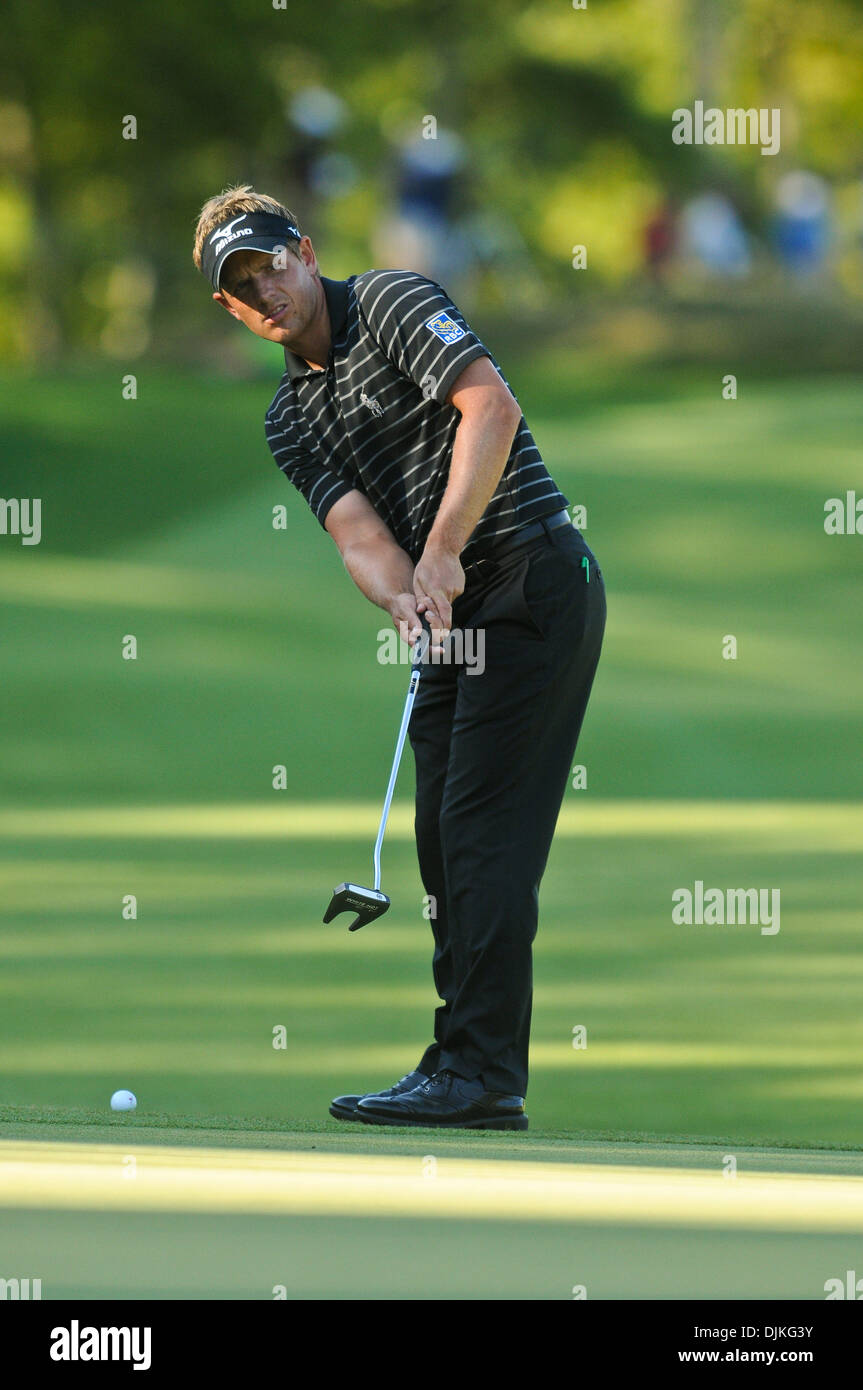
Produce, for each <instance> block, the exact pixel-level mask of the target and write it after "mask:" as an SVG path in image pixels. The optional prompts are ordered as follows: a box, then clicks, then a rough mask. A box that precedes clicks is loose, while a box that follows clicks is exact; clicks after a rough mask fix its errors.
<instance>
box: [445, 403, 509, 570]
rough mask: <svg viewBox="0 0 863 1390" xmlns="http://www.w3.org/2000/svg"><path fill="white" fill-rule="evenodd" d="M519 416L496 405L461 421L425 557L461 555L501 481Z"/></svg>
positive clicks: (473, 412) (491, 405)
mask: <svg viewBox="0 0 863 1390" xmlns="http://www.w3.org/2000/svg"><path fill="white" fill-rule="evenodd" d="M520 419H521V412H520V411H518V410H517V408H516V409H509V408H506V407H504V406H501V405H500V404H498V403H491V404H489V405H488V406H487V407H485V408H483V409H480V410H475V411H472V412H471V413H470V414H465V415H463V416H462V418H461V422H460V424H459V427H458V429H457V430H456V435H455V441H454V443H453V450H452V459H451V461H450V469H449V482H448V483H447V487H446V491H445V493H444V495H443V498H442V499H441V504H440V506H439V507H438V512H437V516H436V517H435V521H434V525H433V526H432V528H431V531H430V532H429V536H428V539H427V541H426V547H425V548H426V552H429V551H435V550H441V551H446V552H448V553H449V554H451V555H459V554H460V553H461V552H462V550H464V548H465V546H466V545H467V543H468V541H469V540H470V538H471V536H472V535H473V532H474V529H475V527H476V524H477V522H478V521H479V519H480V517H481V516H482V514H483V512H484V511H485V509H486V507H487V506H488V504H489V502H490V500H491V498H492V495H493V493H494V490H495V488H496V487H497V485H498V483H499V482H500V480H501V477H502V476H503V470H504V468H505V467H506V462H507V459H508V458H509V451H510V449H511V448H512V441H513V439H514V438H515V432H516V430H517V429H518V424H519V420H520Z"/></svg>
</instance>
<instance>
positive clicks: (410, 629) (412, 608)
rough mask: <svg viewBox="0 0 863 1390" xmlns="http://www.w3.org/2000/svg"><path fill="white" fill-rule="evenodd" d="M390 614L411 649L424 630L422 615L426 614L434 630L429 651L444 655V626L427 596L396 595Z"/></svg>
mask: <svg viewBox="0 0 863 1390" xmlns="http://www.w3.org/2000/svg"><path fill="white" fill-rule="evenodd" d="M389 612H390V616H391V618H392V620H393V626H394V627H395V629H396V631H397V632H398V634H399V636H400V637H401V639H402V641H403V642H407V644H408V646H409V647H412V646H413V645H414V643H415V642H416V640H417V638H418V637H419V635H420V633H421V632H422V630H423V628H422V623H421V622H420V614H421V613H422V614H424V615H425V618H426V620H427V622H428V624H429V627H430V628H431V630H432V640H431V646H430V648H429V650H430V651H432V652H436V653H437V654H438V655H439V656H442V655H443V647H442V645H441V642H442V640H443V636H444V633H443V624H442V622H441V620H440V617H439V615H438V612H437V609H436V608H435V606H434V604H433V603H432V601H431V599H430V598H429V597H428V596H427V595H426V594H396V596H395V598H394V599H393V600H392V602H391V603H390V605H389Z"/></svg>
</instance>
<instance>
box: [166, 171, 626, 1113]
mask: <svg viewBox="0 0 863 1390" xmlns="http://www.w3.org/2000/svg"><path fill="white" fill-rule="evenodd" d="M194 259H195V264H196V265H197V266H198V268H199V269H200V270H201V271H202V272H203V274H204V275H205V276H206V278H207V279H208V280H209V282H210V284H211V285H212V289H213V298H214V300H215V301H216V303H217V304H220V305H221V306H222V308H223V309H226V310H227V312H228V313H229V314H231V315H232V316H233V317H234V318H235V319H237V320H238V321H239V322H240V323H242V324H245V326H246V327H247V328H248V329H250V330H251V332H252V333H254V334H256V335H257V336H258V337H259V338H265V339H266V340H267V341H268V342H271V343H278V344H279V345H280V346H282V347H283V348H284V350H285V364H286V370H285V373H284V376H283V377H282V379H281V382H280V384H279V389H278V391H277V392H276V394H275V397H274V398H273V401H272V404H271V405H270V408H269V410H268V411H267V416H266V432H267V439H268V441H269V445H270V448H271V450H272V452H273V455H274V457H275V460H276V463H277V464H278V466H279V468H280V469H281V470H282V472H283V473H284V474H285V475H286V477H287V478H288V479H289V481H290V482H291V483H293V485H294V486H295V487H296V488H298V489H299V490H300V492H301V493H302V494H303V496H304V497H305V499H306V501H307V502H308V504H309V506H310V507H311V509H312V511H313V512H314V514H315V516H316V517H317V519H318V521H319V523H320V524H321V526H322V527H323V528H324V530H326V531H328V532H329V534H330V536H331V537H332V539H333V541H334V542H335V544H336V545H337V546H338V548H339V551H340V552H341V555H342V558H343V560H344V564H345V567H346V569H347V571H348V573H349V574H350V576H351V578H352V579H353V581H354V583H355V584H356V585H357V586H358V587H359V588H360V590H361V591H362V592H363V593H364V594H365V596H366V598H368V599H369V600H370V601H371V602H372V603H374V604H377V605H378V606H379V607H380V608H383V609H385V610H386V612H387V613H388V614H389V615H390V617H391V619H392V621H393V623H394V625H395V626H396V628H397V629H398V631H399V632H400V633H401V634H402V636H403V637H405V638H406V640H408V641H409V642H410V643H411V644H413V643H414V642H415V641H416V639H417V637H418V636H419V634H420V632H421V630H422V628H421V622H420V618H421V616H423V617H425V619H426V621H428V623H429V624H430V626H431V628H432V633H433V646H432V649H431V659H427V664H426V666H425V667H424V669H423V675H422V679H421V681H420V684H419V693H418V696H417V700H416V704H415V706H414V711H413V716H412V721H411V725H410V741H411V744H412V747H413V750H414V757H415V760H416V784H417V793H416V838H417V850H418V856H419V866H420V873H421V876H422V881H423V884H424V885H425V890H426V894H427V900H428V904H429V911H430V920H431V927H432V932H433V935H434V956H433V972H434V982H435V987H436V989H437V993H438V996H439V998H440V1000H441V1004H440V1007H439V1008H438V1009H437V1010H436V1013H435V1019H434V1040H433V1041H432V1042H431V1043H430V1044H429V1046H428V1047H427V1048H426V1050H425V1052H424V1053H423V1055H422V1057H420V1058H419V1060H418V1061H417V1062H416V1065H415V1066H414V1067H413V1069H412V1070H411V1071H409V1072H408V1073H407V1075H405V1076H404V1077H402V1079H401V1080H400V1081H397V1082H396V1083H395V1084H394V1085H390V1086H389V1088H388V1089H385V1090H381V1091H376V1092H373V1093H369V1094H367V1095H364V1096H340V1097H338V1099H337V1100H334V1101H333V1102H332V1105H331V1106H330V1113H331V1114H332V1115H334V1116H336V1117H337V1118H339V1119H343V1120H350V1121H354V1122H355V1121H363V1122H365V1123H367V1124H376V1125H416V1126H420V1125H421V1126H430V1125H431V1126H438V1127H442V1128H448V1129H451V1128H466V1129H519V1130H521V1129H526V1128H527V1123H528V1120H527V1115H526V1113H525V1108H524V1098H525V1095H526V1092H527V1080H528V1043H529V1036H530V1020H531V1001H532V976H531V960H532V946H533V939H534V936H535V935H536V930H537V910H538V889H539V884H540V880H541V878H542V875H543V871H544V869H545V864H546V859H547V857H548V852H549V847H550V845H551V840H552V836H553V834H554V828H555V824H556V822H557V817H558V813H559V810H560V805H561V801H562V799H563V795H564V791H565V789H566V787H567V783H568V780H569V777H570V775H571V769H572V759H573V754H574V752H575V747H576V741H577V739H578V735H579V731H580V729H581V725H582V721H583V719H584V714H585V709H586V707H587V702H588V697H589V695H590V690H591V686H592V684H593V678H594V675H595V672H596V668H597V663H598V660H599V654H600V648H601V645H602V636H603V630H604V626H605V590H604V586H603V581H602V575H601V572H600V570H599V568H598V566H597V563H596V560H595V558H594V556H593V554H592V552H591V551H590V549H589V548H588V546H587V545H586V543H585V541H584V539H583V537H582V535H581V534H580V532H579V531H577V530H576V529H575V527H574V526H573V525H572V522H571V519H570V516H569V513H568V511H567V507H568V502H567V499H566V498H565V497H564V496H563V494H562V493H561V492H560V491H559V489H558V488H557V487H556V486H555V483H554V482H553V480H552V478H551V477H550V476H549V473H548V470H547V469H546V467H545V464H544V463H543V460H542V458H541V456H540V453H539V450H538V449H537V446H536V444H535V442H534V439H533V436H532V435H531V432H530V430H529V429H528V426H527V422H526V421H525V419H524V416H523V415H522V412H521V408H520V406H519V405H518V403H517V401H516V400H515V397H514V396H513V394H512V392H511V391H510V389H509V386H508V385H507V382H506V379H505V377H504V375H503V373H502V371H501V369H500V367H499V366H498V364H497V362H496V361H495V359H494V357H493V356H492V354H491V353H490V352H489V350H488V348H487V347H485V346H484V344H483V343H482V342H481V341H480V339H479V338H478V337H477V336H476V334H475V333H474V332H473V331H472V330H471V328H470V327H469V325H468V324H467V323H466V321H465V319H464V317H463V316H462V314H461V313H460V312H459V310H458V309H457V307H456V305H455V304H454V303H453V302H452V300H451V299H450V298H449V296H448V295H447V293H446V291H445V290H444V289H443V288H442V286H441V285H439V284H437V283H435V282H434V281H431V280H429V279H427V278H426V277H425V276H423V275H420V274H417V273H416V272H415V271H411V270H366V271H364V272H362V273H361V274H359V275H351V276H349V277H348V279H347V280H331V279H328V278H327V277H326V276H323V275H322V274H321V272H320V269H319V267H318V262H317V258H316V256H315V251H314V247H313V246H312V243H311V241H310V239H309V237H308V236H305V235H303V233H302V232H301V231H300V228H299V227H298V225H297V220H296V218H295V217H294V216H293V215H292V214H291V213H290V212H289V211H288V209H287V208H285V207H283V206H282V205H281V204H280V203H278V202H276V201H275V199H273V198H270V197H267V196H265V195H263V194H260V193H256V192H255V191H254V189H253V188H251V187H250V186H248V185H246V186H243V187H237V188H232V189H228V190H227V191H226V192H224V193H222V194H220V195H218V196H217V197H215V198H211V199H210V200H209V201H208V202H207V203H206V204H205V205H204V207H203V209H202V211H201V215H200V218H199V221H198V226H197V232H196V237H195V250H194ZM458 636H460V637H461V640H460V641H458V642H456V641H455V638H456V637H458ZM480 653H481V654H482V660H478V659H477V658H478V655H479V654H480ZM576 903H577V899H576V897H575V885H574V891H573V914H574V915H575V913H576V912H577V906H576ZM406 1060H407V1059H406Z"/></svg>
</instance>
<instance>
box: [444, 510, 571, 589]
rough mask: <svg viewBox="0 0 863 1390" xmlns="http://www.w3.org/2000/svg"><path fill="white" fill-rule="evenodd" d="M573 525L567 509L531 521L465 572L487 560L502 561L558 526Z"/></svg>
mask: <svg viewBox="0 0 863 1390" xmlns="http://www.w3.org/2000/svg"><path fill="white" fill-rule="evenodd" d="M571 525H572V517H571V516H570V514H569V512H568V511H566V509H565V508H564V509H563V510H562V511H559V512H554V513H553V515H551V516H541V517H540V518H539V520H538V521H529V522H528V523H527V525H526V526H521V527H519V529H518V530H517V531H514V532H513V534H512V535H511V536H507V537H506V539H505V540H502V541H498V542H497V543H496V544H495V545H492V546H490V547H489V549H488V550H487V551H485V553H484V554H482V555H478V556H477V558H476V559H475V560H471V562H470V564H468V565H465V567H464V572H465V574H469V573H470V571H471V570H472V569H473V568H474V567H475V566H476V565H482V564H484V563H485V561H486V560H500V559H502V558H503V556H504V555H509V554H510V553H511V552H512V551H513V550H520V549H521V547H522V546H523V545H528V544H529V543H530V542H531V541H535V540H538V539H539V537H540V536H547V535H548V533H549V531H554V530H556V529H557V527H558V526H571Z"/></svg>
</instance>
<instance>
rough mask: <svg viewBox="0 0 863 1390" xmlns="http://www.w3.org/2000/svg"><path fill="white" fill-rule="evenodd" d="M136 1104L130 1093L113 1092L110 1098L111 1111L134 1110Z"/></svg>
mask: <svg viewBox="0 0 863 1390" xmlns="http://www.w3.org/2000/svg"><path fill="white" fill-rule="evenodd" d="M137 1104H138V1102H137V1101H136V1099H135V1097H134V1096H133V1095H132V1092H131V1091H115V1092H114V1094H113V1095H112V1097H111V1109H112V1110H134V1109H135V1106H136V1105H137Z"/></svg>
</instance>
